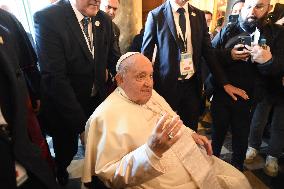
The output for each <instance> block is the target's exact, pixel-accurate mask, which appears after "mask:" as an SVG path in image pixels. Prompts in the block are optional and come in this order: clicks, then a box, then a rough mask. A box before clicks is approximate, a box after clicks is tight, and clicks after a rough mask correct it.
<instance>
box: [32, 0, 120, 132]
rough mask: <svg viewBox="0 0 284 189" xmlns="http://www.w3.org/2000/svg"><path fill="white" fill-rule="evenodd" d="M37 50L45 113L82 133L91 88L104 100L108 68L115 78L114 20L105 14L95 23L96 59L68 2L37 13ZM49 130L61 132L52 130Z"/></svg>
mask: <svg viewBox="0 0 284 189" xmlns="http://www.w3.org/2000/svg"><path fill="white" fill-rule="evenodd" d="M34 22H35V32H36V45H37V50H38V54H39V65H40V71H41V73H42V112H45V115H47V116H48V119H49V120H53V118H54V116H57V117H60V120H61V123H64V125H61V126H62V127H65V128H66V129H69V130H73V131H75V132H82V131H83V130H84V126H85V123H86V121H87V118H88V117H89V115H88V114H89V113H88V109H93V110H95V108H96V107H89V106H90V105H89V99H90V95H91V91H92V87H93V84H95V86H96V87H97V88H98V93H99V95H100V97H101V98H102V99H104V98H105V97H106V82H105V80H106V69H108V70H109V71H110V72H111V73H112V75H114V74H115V65H116V62H117V60H118V58H119V56H120V53H119V52H117V50H116V49H115V48H114V35H113V28H112V21H111V19H110V18H109V17H108V16H107V15H106V14H105V13H104V12H102V11H99V12H98V13H97V15H96V16H95V17H94V18H93V34H94V49H95V50H94V52H95V56H94V59H93V57H92V54H91V52H90V51H89V50H88V47H87V44H86V41H85V38H84V36H83V33H82V30H81V28H80V25H79V23H78V20H77V18H76V16H75V13H74V11H73V9H72V7H71V4H70V2H69V1H68V0H60V1H57V2H56V3H54V4H52V5H50V6H48V7H46V8H44V9H43V10H40V11H38V12H36V13H35V14H34ZM51 127H54V128H51V130H53V129H55V128H56V127H58V125H53V126H51Z"/></svg>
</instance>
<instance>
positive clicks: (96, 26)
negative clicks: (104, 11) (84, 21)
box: [92, 11, 105, 62]
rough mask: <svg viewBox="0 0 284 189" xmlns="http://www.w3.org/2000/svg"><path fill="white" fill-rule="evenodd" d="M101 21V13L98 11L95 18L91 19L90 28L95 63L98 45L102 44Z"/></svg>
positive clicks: (102, 30)
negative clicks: (91, 30)
mask: <svg viewBox="0 0 284 189" xmlns="http://www.w3.org/2000/svg"><path fill="white" fill-rule="evenodd" d="M103 24H104V22H103V20H102V17H101V12H100V11H99V12H98V13H97V14H96V16H95V17H93V18H92V26H93V36H94V37H93V43H94V51H95V62H97V61H96V57H98V56H96V54H97V53H98V44H103V43H104V38H103V33H104V32H105V31H104V27H103Z"/></svg>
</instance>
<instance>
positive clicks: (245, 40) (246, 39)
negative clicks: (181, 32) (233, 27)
mask: <svg viewBox="0 0 284 189" xmlns="http://www.w3.org/2000/svg"><path fill="white" fill-rule="evenodd" d="M238 39H239V43H240V44H243V45H248V46H251V36H239V37H238ZM244 48H245V47H241V48H239V49H238V50H239V51H242V50H243V49H244Z"/></svg>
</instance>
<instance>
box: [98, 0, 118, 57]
mask: <svg viewBox="0 0 284 189" xmlns="http://www.w3.org/2000/svg"><path fill="white" fill-rule="evenodd" d="M119 3H120V0H102V2H101V6H100V9H101V10H103V11H104V12H106V13H107V14H108V15H109V16H110V17H111V19H112V21H113V19H114V18H115V16H116V13H117V9H118V8H119ZM112 25H113V32H114V35H115V42H116V47H117V48H118V49H117V50H118V51H119V52H120V47H119V36H120V29H119V27H118V26H117V25H116V24H115V23H114V22H112Z"/></svg>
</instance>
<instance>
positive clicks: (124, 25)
mask: <svg viewBox="0 0 284 189" xmlns="http://www.w3.org/2000/svg"><path fill="white" fill-rule="evenodd" d="M114 22H115V23H116V24H117V25H118V27H119V28H120V38H119V45H120V49H121V52H122V53H125V52H126V51H127V49H128V47H129V45H130V43H131V42H132V39H133V37H134V36H135V35H136V34H138V33H139V32H140V29H141V28H142V0H135V1H134V0H120V6H119V9H118V12H117V16H116V17H115V19H114Z"/></svg>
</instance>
